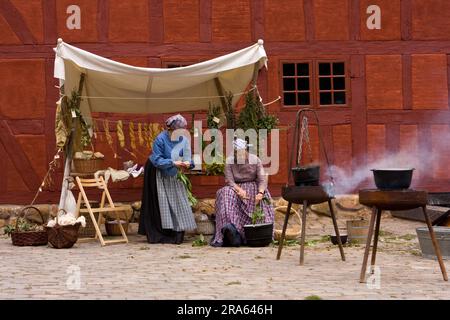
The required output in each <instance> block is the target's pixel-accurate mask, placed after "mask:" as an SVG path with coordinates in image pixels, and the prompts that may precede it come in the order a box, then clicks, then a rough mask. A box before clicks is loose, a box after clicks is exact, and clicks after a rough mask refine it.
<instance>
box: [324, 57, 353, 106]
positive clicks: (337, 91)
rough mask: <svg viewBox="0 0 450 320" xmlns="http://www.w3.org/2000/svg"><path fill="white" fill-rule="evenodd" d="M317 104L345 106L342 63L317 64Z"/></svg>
mask: <svg viewBox="0 0 450 320" xmlns="http://www.w3.org/2000/svg"><path fill="white" fill-rule="evenodd" d="M318 67H319V76H318V78H319V104H320V105H321V106H328V105H345V104H346V91H345V89H346V85H345V64H344V62H319V63H318Z"/></svg>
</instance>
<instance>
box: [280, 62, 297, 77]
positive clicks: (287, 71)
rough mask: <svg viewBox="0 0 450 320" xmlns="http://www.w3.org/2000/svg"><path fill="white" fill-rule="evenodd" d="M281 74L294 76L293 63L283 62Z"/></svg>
mask: <svg viewBox="0 0 450 320" xmlns="http://www.w3.org/2000/svg"><path fill="white" fill-rule="evenodd" d="M283 76H295V64H293V63H283Z"/></svg>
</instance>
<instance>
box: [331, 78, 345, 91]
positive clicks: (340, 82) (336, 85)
mask: <svg viewBox="0 0 450 320" xmlns="http://www.w3.org/2000/svg"><path fill="white" fill-rule="evenodd" d="M333 89H334V90H345V78H344V77H338V78H333Z"/></svg>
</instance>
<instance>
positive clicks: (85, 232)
mask: <svg viewBox="0 0 450 320" xmlns="http://www.w3.org/2000/svg"><path fill="white" fill-rule="evenodd" d="M98 215H99V213H98V212H94V217H95V221H98ZM81 216H83V217H84V218H85V219H86V227H84V228H80V229H79V230H78V236H79V237H80V238H93V237H95V227H94V223H93V222H92V219H91V216H90V214H89V212H80V217H81Z"/></svg>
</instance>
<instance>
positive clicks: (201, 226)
mask: <svg viewBox="0 0 450 320" xmlns="http://www.w3.org/2000/svg"><path fill="white" fill-rule="evenodd" d="M196 223H197V233H198V234H203V235H212V234H214V232H215V226H216V224H215V222H214V221H213V220H210V219H207V220H201V221H196Z"/></svg>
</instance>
